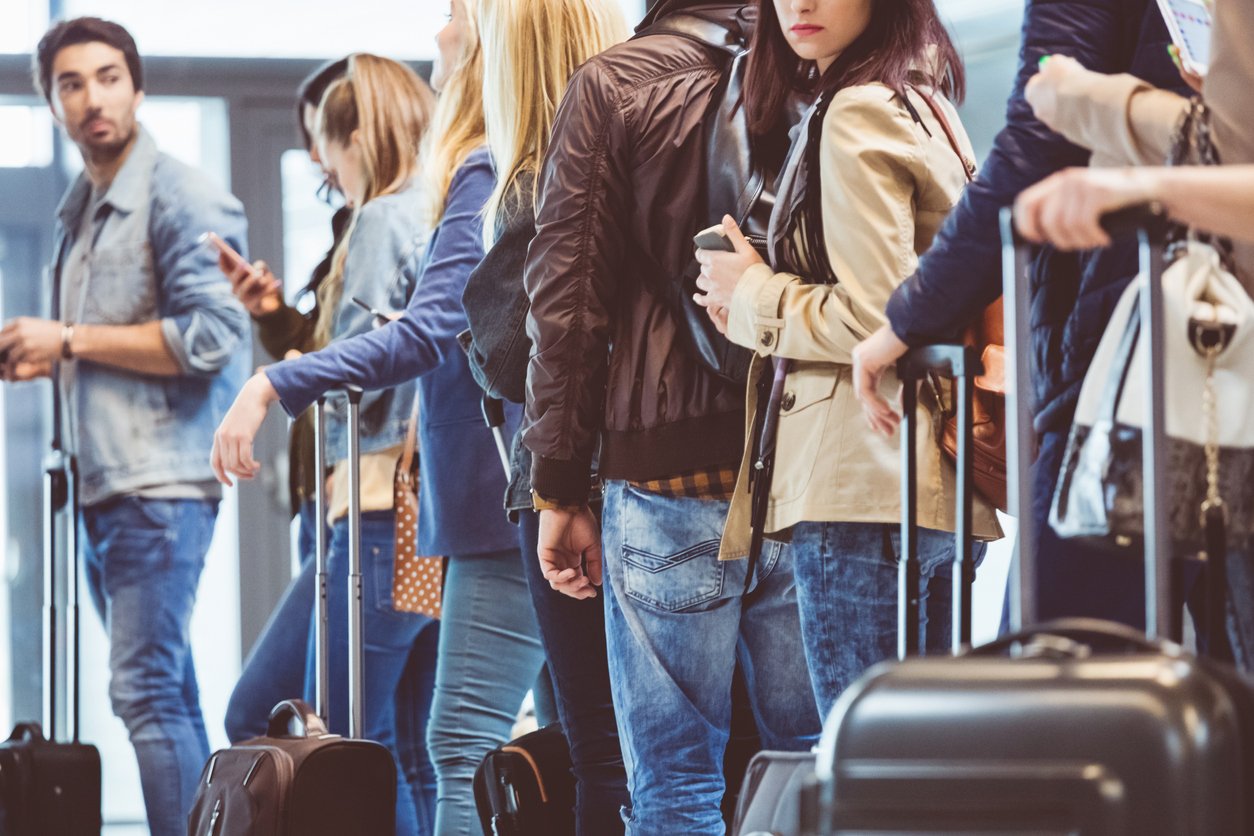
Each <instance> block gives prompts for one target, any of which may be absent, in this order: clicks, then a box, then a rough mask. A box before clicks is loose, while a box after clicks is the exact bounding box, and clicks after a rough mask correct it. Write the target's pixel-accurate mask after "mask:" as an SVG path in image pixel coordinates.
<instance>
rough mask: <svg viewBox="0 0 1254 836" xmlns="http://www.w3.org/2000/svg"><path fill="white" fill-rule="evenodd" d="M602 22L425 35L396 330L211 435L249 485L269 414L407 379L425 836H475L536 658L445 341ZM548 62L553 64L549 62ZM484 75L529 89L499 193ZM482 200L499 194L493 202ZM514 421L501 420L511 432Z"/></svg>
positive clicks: (506, 539) (499, 133)
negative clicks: (412, 258)
mask: <svg viewBox="0 0 1254 836" xmlns="http://www.w3.org/2000/svg"><path fill="white" fill-rule="evenodd" d="M614 13H615V12H614V10H613V7H612V4H611V3H610V2H609V0H549V2H535V0H478V2H475V0H453V2H451V4H450V15H449V24H448V26H446V27H445V28H444V29H443V30H441V32H440V34H439V35H438V36H437V43H438V44H439V46H440V55H441V60H440V61H439V62H437V70H436V74H435V81H436V82H437V88H438V89H439V90H440V99H439V103H438V105H437V109H436V115H435V119H434V127H433V129H432V131H431V134H430V136H429V141H428V145H427V147H426V150H425V154H424V161H425V168H424V174H425V178H426V182H427V183H428V188H429V191H428V198H429V205H428V209H429V215H428V217H429V219H430V220H431V222H432V223H434V224H435V227H434V231H433V232H432V235H431V240H430V242H429V244H428V246H427V252H426V257H425V260H424V262H423V267H422V271H421V276H420V279H419V282H418V291H417V292H416V293H415V294H414V297H413V298H412V299H411V300H410V303H409V305H408V307H407V308H406V311H405V313H404V315H403V316H402V317H401V318H400V319H398V320H397V321H395V322H393V323H390V324H388V325H386V326H384V327H382V328H379V329H378V330H376V331H374V332H373V333H369V334H363V335H360V336H357V337H355V338H354V339H353V340H349V341H345V342H340V343H333V344H332V345H330V346H328V347H327V349H325V350H324V351H321V352H318V353H317V354H314V355H307V356H305V357H302V358H299V359H298V360H295V361H291V362H290V363H280V364H277V365H275V366H271V367H268V368H267V369H265V370H264V371H263V372H262V373H261V374H259V375H257V376H255V377H254V378H253V379H252V380H251V381H250V382H249V383H248V385H247V386H246V387H245V390H244V392H243V393H241V396H240V398H239V399H238V400H237V402H236V406H235V407H233V408H232V414H231V415H228V417H227V419H226V420H225V421H224V422H223V425H222V427H221V428H220V429H219V448H220V450H221V455H220V456H216V457H215V464H216V465H217V466H219V467H220V468H221V469H222V471H223V472H224V476H225V473H231V474H235V475H238V476H240V477H241V478H249V477H251V476H253V475H255V474H256V472H257V465H256V462H255V461H254V460H253V458H252V439H253V437H254V436H255V434H256V429H257V427H258V426H259V425H260V423H261V418H262V417H263V416H264V414H265V409H266V407H267V406H268V404H269V403H271V402H272V401H275V400H278V401H280V403H282V405H283V407H284V409H285V410H286V411H288V412H289V414H294V413H297V412H299V411H300V410H301V409H303V408H304V407H305V406H307V405H308V404H309V403H310V402H312V401H313V400H314V399H315V398H316V397H317V396H318V395H319V394H320V393H322V392H323V391H325V390H327V389H329V388H331V387H333V386H337V385H343V384H344V383H353V384H356V385H358V386H361V387H363V388H365V389H371V388H375V387H379V386H390V385H395V384H396V383H398V382H400V381H404V380H409V379H412V378H414V377H418V378H419V384H418V387H419V390H420V393H421V401H422V404H423V408H422V417H421V421H420V425H419V437H420V442H421V447H422V449H423V456H422V457H421V482H422V488H423V489H422V492H421V494H420V497H421V499H420V502H421V511H420V514H421V520H422V522H421V525H420V527H419V537H418V549H419V551H420V552H421V553H423V554H447V555H449V556H450V559H449V561H448V569H447V574H446V578H445V587H444V611H443V615H442V619H441V620H442V622H443V623H442V625H441V628H440V661H439V666H438V669H437V672H436V697H435V701H434V705H433V706H432V710H431V721H430V727H429V733H428V739H429V743H430V751H431V753H432V759H433V761H434V762H435V768H436V775H437V780H438V805H437V813H436V832H437V833H441V834H465V833H469V832H472V830H473V829H474V828H475V826H476V824H475V809H474V801H473V791H472V784H471V782H472V779H473V776H474V771H475V768H476V767H477V766H478V765H479V763H480V762H481V761H482V760H483V756H484V755H485V754H487V752H488V751H489V750H490V749H492V748H493V747H494V746H497V745H499V744H500V743H502V742H503V741H505V740H506V739H508V737H509V735H510V732H511V729H512V726H513V722H514V718H515V716H516V714H517V711H518V708H519V706H520V705H521V703H522V700H523V697H524V696H525V694H526V692H527V690H528V689H529V688H530V687H531V685H532V683H533V682H534V681H535V678H536V674H537V673H538V672H539V670H540V666H541V664H542V663H543V659H544V655H543V651H542V649H541V647H540V643H539V640H538V638H537V627H536V621H535V613H534V610H533V609H532V607H530V606H528V604H527V600H528V597H527V596H528V592H527V588H526V582H525V580H524V576H523V564H522V556H521V555H520V554H519V550H518V538H517V535H516V533H515V532H514V530H513V529H512V527H511V526H510V525H509V522H508V520H507V519H506V518H505V516H504V515H503V514H502V513H501V510H500V505H499V499H498V497H500V495H501V494H502V493H503V491H504V489H505V480H504V478H503V476H502V473H501V466H500V461H499V459H498V456H497V453H496V449H495V446H494V444H493V442H492V437H491V435H490V434H489V433H488V431H487V429H486V428H485V427H484V426H483V423H482V419H481V418H480V415H479V402H480V390H479V388H478V386H476V384H475V381H474V378H473V377H472V376H471V372H470V367H469V365H468V363H467V361H466V356H465V354H464V353H463V352H462V351H461V349H460V348H459V347H458V346H457V342H456V335H457V334H458V333H459V332H460V331H462V330H464V329H465V328H466V317H465V313H464V311H463V309H462V305H461V297H462V292H463V289H464V288H465V285H466V281H467V278H468V277H469V275H470V273H471V271H472V270H473V269H474V268H475V266H476V265H477V264H478V263H479V261H480V260H481V259H482V258H483V255H484V231H483V230H484V223H485V220H484V209H485V206H487V207H489V211H490V212H491V213H492V216H491V219H490V222H489V228H490V229H491V230H496V229H497V222H498V221H501V220H503V219H504V218H505V217H507V216H509V215H510V208H509V207H510V206H512V205H517V200H516V199H515V198H516V195H515V196H514V198H511V197H510V195H513V194H514V188H513V187H514V186H515V185H516V184H517V183H520V182H523V181H524V180H525V173H526V172H527V171H530V170H532V169H533V168H534V166H536V165H537V164H538V159H539V157H540V156H541V155H542V153H543V147H544V143H545V141H546V140H547V134H548V128H547V126H548V124H550V123H551V121H552V110H553V109H554V108H555V106H556V105H555V103H556V102H557V100H558V98H559V97H560V92H561V89H562V87H563V86H564V80H565V77H567V76H569V74H570V72H573V70H574V67H575V66H577V64H578V63H579V62H582V61H583V60H585V59H586V58H587V57H591V55H592V54H593V51H595V50H598V49H600V48H601V46H602V44H604V45H608V43H609V42H610V41H609V39H608V36H604V37H603V36H600V35H598V36H597V37H589V36H588V34H587V33H592V32H596V33H601V32H612V33H613V36H614V37H617V36H619V35H621V34H622V33H623V32H624V31H625V27H624V26H622V25H621V24H620V25H619V26H618V27H617V28H614V29H607V28H606V27H605V25H604V22H605V21H613V20H615V19H616V18H615V17H613V15H614ZM481 32H482V41H481V40H480V33H481ZM553 38H558V40H553ZM562 39H566V40H562ZM551 52H559V53H562V56H559V57H558V58H557V59H556V60H555V59H554V58H553V56H552V55H551ZM445 68H451V71H450V72H448V73H445V72H444V70H445ZM487 68H492V69H491V70H490V72H491V73H493V74H494V75H493V77H494V78H497V79H498V80H499V79H510V78H513V77H515V76H516V77H518V78H519V79H525V80H526V84H524V85H523V86H521V87H520V88H519V89H518V91H515V92H507V93H506V94H505V95H503V96H502V95H499V91H500V89H501V88H500V87H499V86H498V85H497V84H489V85H488V86H489V93H488V96H489V98H490V99H493V101H495V102H499V103H500V104H499V106H498V107H494V113H495V114H496V115H497V116H503V115H504V111H506V110H508V109H510V108H515V109H517V113H518V114H519V115H521V116H522V120H523V121H524V122H526V124H527V125H528V127H527V129H526V130H525V131H515V130H514V129H513V128H512V127H511V128H509V129H501V130H495V131H494V132H493V134H492V135H493V137H503V136H506V135H508V136H509V137H511V141H512V140H517V139H518V138H519V137H522V141H521V142H518V143H517V144H512V145H511V144H509V143H506V144H503V145H502V146H501V148H506V147H511V148H513V149H514V150H512V151H508V152H502V156H501V170H502V171H503V172H504V177H503V178H502V180H503V182H504V183H505V184H506V185H505V187H504V188H498V184H497V179H496V175H495V171H494V168H493V165H492V157H491V154H490V153H489V150H488V148H486V147H484V143H485V132H484V108H483V97H484V73H485V70H487ZM493 97H495V98H493ZM546 109H547V110H546ZM495 124H496V123H495V122H494V123H493V124H492V125H491V126H490V127H489V130H492V129H493V128H494V127H495ZM502 124H505V123H502ZM493 147H494V148H495V147H496V145H495V143H494V144H493ZM506 157H508V159H506ZM494 194H495V195H499V198H498V199H497V200H496V201H495V202H493V201H492V198H493V195H494ZM524 203H525V205H526V206H529V205H530V202H529V200H528V201H525V202H524ZM494 207H495V208H494ZM492 237H494V236H492ZM518 412H519V410H517V409H513V410H510V413H509V416H508V417H509V419H510V420H509V422H508V425H509V428H510V429H511V430H512V429H513V428H514V426H515V425H516V424H517V420H518Z"/></svg>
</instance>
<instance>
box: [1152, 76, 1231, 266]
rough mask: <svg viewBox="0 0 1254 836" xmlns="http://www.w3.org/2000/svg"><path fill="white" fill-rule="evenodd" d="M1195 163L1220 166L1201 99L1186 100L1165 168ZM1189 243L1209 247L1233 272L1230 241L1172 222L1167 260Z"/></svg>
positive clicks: (1176, 255)
mask: <svg viewBox="0 0 1254 836" xmlns="http://www.w3.org/2000/svg"><path fill="white" fill-rule="evenodd" d="M1194 160H1196V164H1197V165H1202V166H1217V165H1220V159H1219V151H1218V150H1217V149H1216V148H1215V143H1214V141H1213V139H1212V137H1211V130H1210V108H1208V107H1207V106H1206V103H1205V102H1204V101H1202V99H1201V97H1200V96H1194V97H1193V98H1191V99H1189V105H1188V107H1186V108H1185V109H1184V113H1182V114H1181V116H1180V121H1179V122H1178V123H1177V124H1176V129H1175V132H1174V133H1173V134H1172V138H1171V150H1170V151H1169V152H1168V154H1167V166H1168V167H1176V166H1183V165H1190V164H1193V163H1194ZM1190 239H1193V240H1196V241H1201V242H1203V243H1206V244H1210V245H1211V246H1212V247H1214V248H1215V251H1216V252H1218V253H1219V258H1220V261H1221V262H1222V263H1223V266H1224V268H1225V269H1226V270H1228V271H1229V272H1231V271H1232V270H1233V256H1232V241H1231V239H1229V238H1225V237H1224V236H1222V235H1211V234H1209V233H1204V232H1199V231H1197V230H1195V229H1192V228H1190V227H1188V226H1185V225H1184V224H1180V223H1176V222H1172V223H1171V224H1169V226H1168V229H1167V244H1166V251H1167V255H1168V259H1169V260H1174V259H1175V258H1176V257H1178V256H1179V255H1180V254H1181V252H1182V251H1183V250H1184V248H1185V246H1186V245H1187V243H1188V241H1189V240H1190Z"/></svg>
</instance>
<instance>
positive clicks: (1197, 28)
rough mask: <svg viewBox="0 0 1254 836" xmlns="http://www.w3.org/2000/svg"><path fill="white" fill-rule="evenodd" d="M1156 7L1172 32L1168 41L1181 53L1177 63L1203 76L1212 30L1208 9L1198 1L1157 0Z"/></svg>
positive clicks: (1208, 55)
mask: <svg viewBox="0 0 1254 836" xmlns="http://www.w3.org/2000/svg"><path fill="white" fill-rule="evenodd" d="M1158 8H1159V9H1161V10H1162V13H1163V20H1164V21H1165V22H1166V24H1167V31H1168V32H1170V33H1171V42H1172V43H1174V44H1175V45H1176V48H1178V49H1179V50H1180V63H1182V64H1183V65H1184V68H1185V69H1186V70H1188V71H1189V72H1191V73H1194V74H1195V75H1201V76H1204V75H1206V71H1207V70H1208V69H1209V68H1210V39H1211V31H1212V29H1213V24H1212V22H1211V16H1210V9H1208V8H1207V7H1206V6H1205V5H1203V4H1202V3H1201V0H1158Z"/></svg>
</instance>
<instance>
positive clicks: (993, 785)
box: [801, 214, 1254, 836]
mask: <svg viewBox="0 0 1254 836" xmlns="http://www.w3.org/2000/svg"><path fill="white" fill-rule="evenodd" d="M1003 231H1004V233H1005V234H1006V236H1007V237H1006V242H1007V243H1006V247H1007V257H1006V259H1005V263H1006V264H1007V267H1009V266H1010V265H1012V264H1014V265H1016V266H1015V268H1014V271H1013V274H1010V271H1009V270H1008V275H1007V277H1006V311H1007V330H1006V346H1007V348H1008V350H1009V351H1010V352H1011V360H1010V362H1008V364H1007V368H1008V372H1009V375H1008V377H1009V380H1008V383H1009V386H1008V390H1009V393H1010V396H1011V397H1010V400H1009V401H1008V403H1011V404H1013V406H1014V408H1013V409H1011V410H1010V415H1009V416H1008V417H1009V418H1010V421H1011V424H1010V426H1011V432H1010V433H1009V437H1010V444H1009V448H1008V452H1009V453H1010V471H1011V477H1012V478H1011V480H1010V491H1011V508H1012V510H1017V509H1024V508H1027V507H1030V506H1029V505H1028V502H1029V501H1030V497H1029V495H1028V491H1029V489H1030V482H1029V481H1028V475H1027V468H1026V462H1025V461H1024V459H1023V458H1021V456H1022V453H1023V452H1024V451H1029V450H1031V449H1032V444H1031V427H1030V424H1029V423H1028V417H1029V416H1028V409H1027V406H1026V404H1024V403H1023V399H1021V398H1015V397H1014V395H1015V394H1016V393H1020V392H1023V391H1024V386H1023V384H1024V383H1025V382H1026V381H1027V379H1028V377H1027V375H1028V374H1029V373H1030V367H1029V362H1028V358H1027V357H1026V356H1024V352H1022V351H1020V349H1021V347H1022V346H1024V345H1026V342H1025V340H1023V339H1016V334H1019V335H1023V334H1025V328H1026V307H1027V306H1026V293H1025V287H1024V285H1025V283H1026V280H1025V272H1026V271H1025V269H1024V268H1025V266H1026V262H1025V259H1024V255H1023V253H1022V252H1015V251H1014V243H1013V238H1012V236H1011V235H1010V218H1009V215H1008V214H1007V215H1006V216H1005V217H1003ZM1138 235H1139V239H1140V252H1141V269H1142V271H1143V272H1144V273H1146V274H1147V275H1148V276H1149V277H1150V282H1149V285H1150V288H1151V292H1150V293H1147V294H1145V299H1144V300H1143V304H1144V305H1145V306H1146V307H1145V309H1143V317H1142V322H1143V323H1147V324H1148V328H1147V329H1146V330H1145V331H1143V332H1142V336H1143V337H1145V338H1146V339H1148V340H1149V344H1150V345H1151V346H1152V347H1153V349H1154V350H1153V351H1151V355H1150V356H1151V364H1150V366H1151V370H1152V372H1153V373H1154V375H1155V380H1154V382H1153V385H1152V386H1150V387H1149V389H1150V391H1151V399H1152V400H1153V401H1154V402H1155V404H1156V407H1155V409H1152V410H1150V412H1151V413H1152V412H1154V411H1157V414H1158V415H1159V416H1161V415H1162V412H1161V404H1162V397H1163V393H1162V390H1163V385H1162V380H1161V369H1162V364H1161V362H1160V361H1159V360H1158V359H1157V358H1159V357H1161V339H1160V337H1159V333H1158V331H1159V329H1158V327H1157V326H1158V324H1159V323H1160V322H1161V318H1160V316H1159V313H1160V311H1161V305H1162V301H1161V300H1162V296H1161V288H1160V287H1159V286H1158V280H1159V278H1160V276H1161V271H1162V256H1161V252H1160V248H1159V247H1158V240H1157V239H1156V238H1154V237H1153V236H1151V234H1150V233H1149V232H1148V231H1146V230H1145V229H1141V230H1140V231H1139V232H1138ZM1162 426H1163V425H1162V423H1161V420H1160V421H1158V422H1157V423H1156V424H1155V423H1153V422H1151V423H1150V424H1149V425H1148V426H1147V427H1146V428H1145V437H1146V438H1147V439H1152V440H1154V442H1156V443H1150V444H1147V445H1146V467H1145V472H1146V474H1147V478H1146V483H1147V485H1156V486H1159V487H1160V490H1159V491H1158V492H1157V496H1160V497H1161V496H1164V495H1165V491H1163V490H1161V486H1163V485H1164V481H1163V476H1164V474H1163V467H1162V464H1161V461H1159V460H1158V459H1156V458H1155V456H1154V453H1155V451H1157V450H1161V449H1163V446H1162V444H1161V437H1162ZM1153 497H1154V491H1151V490H1147V491H1146V523H1145V525H1146V532H1147V536H1146V541H1147V542H1146V557H1145V559H1146V570H1147V592H1148V593H1149V594H1147V610H1148V612H1147V624H1148V625H1149V629H1150V634H1151V636H1153V638H1149V637H1147V636H1145V635H1142V634H1140V633H1138V632H1136V631H1133V630H1130V629H1128V628H1126V627H1123V626H1121V625H1116V624H1110V623H1106V622H1100V621H1091V620H1067V621H1059V622H1052V623H1049V624H1044V625H1040V626H1037V627H1034V628H1029V629H1026V630H1021V631H1019V632H1017V633H1016V634H1013V635H1011V636H1009V637H1006V638H1003V639H1002V640H999V641H997V642H994V643H992V644H991V645H987V646H985V647H982V648H977V649H976V650H974V651H971V652H968V653H966V654H965V655H963V656H962V657H960V658H958V659H935V658H932V659H910V660H908V661H905V662H900V663H891V664H883V665H880V666H877V667H876V668H873V669H872V670H871V671H869V672H868V673H867V675H866V676H864V677H863V678H862V679H861V680H859V681H858V682H857V683H855V684H854V685H853V686H852V687H851V688H850V690H849V691H848V692H847V693H846V694H845V695H843V696H842V699H841V700H840V702H839V703H838V704H837V706H836V708H835V709H834V710H833V712H832V716H831V717H829V718H828V721H827V724H826V725H825V728H824V732H823V737H822V740H821V743H820V747H819V754H818V764H817V777H818V787H817V789H816V790H815V791H814V792H815V796H816V798H815V803H814V805H813V810H814V811H815V813H814V815H813V816H812V817H811V818H810V819H809V821H807V822H805V823H804V825H803V827H802V829H801V832H803V833H824V834H826V833H832V832H857V833H874V832H894V833H901V832H909V833H919V834H922V833H955V832H960V833H1075V834H1083V835H1084V836H1098V834H1100V836H1106V835H1107V834H1136V836H1153V834H1163V836H1168V834H1170V836H1202V834H1206V836H1220V834H1242V833H1250V832H1252V829H1254V817H1251V815H1250V811H1249V807H1250V802H1249V801H1248V800H1247V796H1248V795H1249V793H1250V788H1251V786H1254V765H1252V764H1251V756H1252V755H1254V688H1252V686H1251V683H1250V681H1249V680H1247V679H1245V678H1243V677H1242V676H1240V675H1239V674H1237V673H1236V672H1235V671H1234V670H1232V669H1231V668H1230V667H1228V666H1226V665H1222V664H1220V663H1217V662H1214V661H1212V660H1208V659H1198V658H1195V657H1193V656H1192V655H1190V654H1188V653H1187V652H1185V651H1184V650H1183V649H1181V648H1180V647H1179V646H1178V645H1177V644H1175V643H1173V642H1170V641H1167V640H1165V639H1163V638H1159V637H1161V636H1165V635H1168V634H1171V633H1172V632H1173V628H1174V626H1175V623H1176V621H1177V619H1176V613H1178V611H1179V607H1178V606H1174V605H1173V604H1172V598H1171V591H1170V583H1171V574H1170V570H1171V567H1170V561H1169V560H1168V559H1167V558H1166V556H1165V550H1166V548H1167V544H1168V542H1169V541H1168V538H1167V537H1165V536H1164V535H1165V533H1166V531H1167V528H1166V526H1165V521H1164V520H1163V519H1162V518H1161V516H1159V514H1158V511H1160V510H1161V508H1162V505H1161V503H1159V504H1156V503H1155V502H1154V501H1153ZM1017 516H1018V517H1019V520H1020V531H1021V534H1020V538H1019V540H1018V543H1017V547H1016V550H1017V558H1018V560H1017V562H1016V564H1015V565H1016V567H1017V571H1018V579H1017V580H1018V583H1019V585H1020V590H1019V594H1018V595H1016V596H1013V597H1014V598H1015V599H1018V600H1017V601H1016V603H1017V607H1016V611H1015V613H1014V614H1013V615H1014V617H1015V618H1016V619H1020V618H1023V617H1026V618H1028V619H1030V618H1031V607H1032V596H1031V589H1030V586H1031V582H1032V578H1033V577H1034V576H1033V575H1032V573H1031V569H1030V564H1031V560H1032V558H1033V556H1034V555H1033V552H1032V532H1031V531H1030V525H1029V522H1030V518H1029V517H1027V516H1026V515H1024V514H1018V515H1017ZM1155 535H1157V536H1155Z"/></svg>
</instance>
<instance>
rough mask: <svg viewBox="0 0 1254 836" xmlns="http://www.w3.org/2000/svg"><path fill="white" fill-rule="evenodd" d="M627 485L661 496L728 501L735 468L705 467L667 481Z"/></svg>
mask: <svg viewBox="0 0 1254 836" xmlns="http://www.w3.org/2000/svg"><path fill="white" fill-rule="evenodd" d="M629 484H630V485H631V486H632V487H633V488H637V489H638V490H642V491H648V492H649V493H656V494H661V495H662V496H684V497H688V498H690V499H721V500H730V499H731V498H732V494H734V493H735V492H736V468H734V467H706V468H701V469H700V470H692V471H689V472H687V473H680V474H678V475H676V476H671V477H669V478H667V479H651V480H649V481H647V482H631V483H629Z"/></svg>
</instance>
